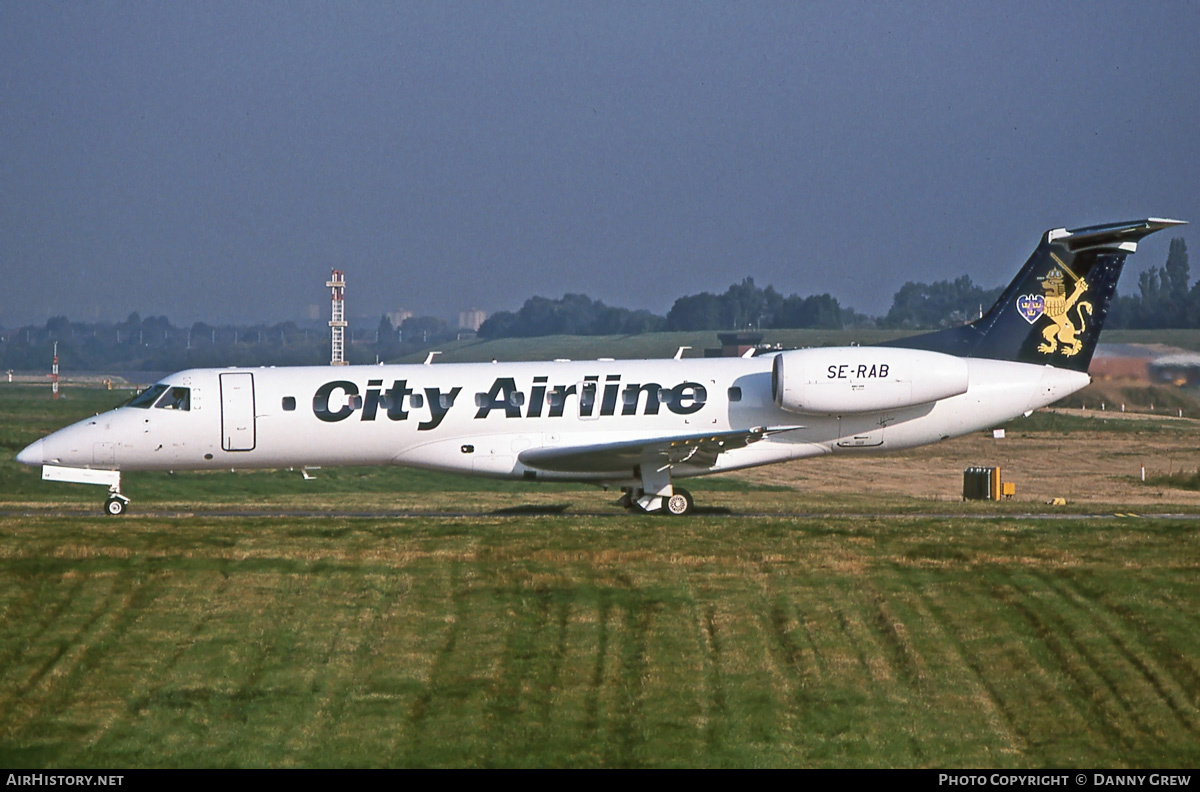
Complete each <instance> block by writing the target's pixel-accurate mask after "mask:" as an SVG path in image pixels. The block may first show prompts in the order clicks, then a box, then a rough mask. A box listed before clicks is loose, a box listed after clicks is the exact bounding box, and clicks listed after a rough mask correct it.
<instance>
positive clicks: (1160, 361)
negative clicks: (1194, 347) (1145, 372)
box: [1149, 352, 1200, 387]
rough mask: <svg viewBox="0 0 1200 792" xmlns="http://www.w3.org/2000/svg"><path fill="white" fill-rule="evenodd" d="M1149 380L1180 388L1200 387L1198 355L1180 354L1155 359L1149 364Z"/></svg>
mask: <svg viewBox="0 0 1200 792" xmlns="http://www.w3.org/2000/svg"><path fill="white" fill-rule="evenodd" d="M1149 373H1150V379H1151V380H1153V381H1154V382H1161V383H1170V384H1172V385H1179V386H1180V387H1191V386H1195V385H1200V355H1198V354H1196V353H1195V352H1180V353H1178V354H1175V355H1164V356H1163V357H1160V358H1155V359H1154V362H1153V363H1151V364H1150V371H1149Z"/></svg>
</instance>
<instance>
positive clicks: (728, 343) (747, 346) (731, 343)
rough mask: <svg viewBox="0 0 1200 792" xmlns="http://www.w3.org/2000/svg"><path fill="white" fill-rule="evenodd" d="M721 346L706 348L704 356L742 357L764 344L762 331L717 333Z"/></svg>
mask: <svg viewBox="0 0 1200 792" xmlns="http://www.w3.org/2000/svg"><path fill="white" fill-rule="evenodd" d="M717 339H718V340H720V342H721V346H720V348H719V349H718V348H714V347H709V348H707V349H705V350H704V357H741V356H742V355H744V354H746V353H747V352H749V351H750V350H751V349H757V348H758V347H759V346H761V345H762V342H763V334H762V333H717Z"/></svg>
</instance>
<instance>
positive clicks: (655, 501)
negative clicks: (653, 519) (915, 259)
mask: <svg viewBox="0 0 1200 792" xmlns="http://www.w3.org/2000/svg"><path fill="white" fill-rule="evenodd" d="M620 502H621V505H622V506H624V507H625V508H626V509H629V510H630V511H632V512H639V513H641V514H665V515H669V516H671V517H683V516H684V515H687V514H691V513H692V510H693V509H694V507H695V502H694V501H693V500H692V493H690V492H688V491H687V490H685V489H683V488H682V487H673V488H672V492H671V494H670V495H647V494H646V491H645V490H644V489H642V488H641V487H638V488H636V489H635V488H633V487H627V488H626V489H625V494H624V495H622V496H621V501H620Z"/></svg>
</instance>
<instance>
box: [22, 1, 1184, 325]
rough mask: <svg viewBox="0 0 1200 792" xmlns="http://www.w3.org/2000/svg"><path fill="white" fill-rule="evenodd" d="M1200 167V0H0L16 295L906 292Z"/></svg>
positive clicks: (1020, 255)
mask: <svg viewBox="0 0 1200 792" xmlns="http://www.w3.org/2000/svg"><path fill="white" fill-rule="evenodd" d="M1198 188H1200V3H1195V2H1167V3H1154V2H1149V3H1148V2H1136V3H1134V2H1083V3H1044V2H1037V3H1030V4H1024V3H1013V2H995V3H991V2H988V3H985V2H940V3H918V2H906V3H852V2H834V3H814V2H789V3H768V2H742V3H701V2H686V3H684V2H678V3H677V2H663V3H641V2H639V3H618V2H594V3H580V2H561V3H560V2H518V3H500V2H483V1H482V0H479V1H477V2H465V3H459V2H427V3H389V2H369V3H352V2H344V1H342V0H339V2H322V3H304V2H288V3H285V2H246V1H245V0H241V1H239V2H234V3H219V2H207V1H206V2H160V3H143V2H119V3H103V2H18V0H0V272H2V273H3V275H4V287H3V290H2V291H0V325H4V326H9V327H12V326H16V325H21V324H25V323H29V322H38V323H41V322H43V321H45V320H46V319H47V318H48V317H50V316H53V315H57V314H66V315H68V316H69V317H71V318H72V319H76V320H95V319H100V320H112V319H123V318H124V317H125V316H126V315H128V313H129V312H131V311H138V312H140V313H141V314H142V315H143V316H146V315H150V314H155V315H157V314H166V315H167V316H168V318H169V319H170V320H171V321H172V322H173V323H175V324H177V325H183V324H190V323H191V322H193V321H196V320H201V319H202V320H206V321H219V322H227V321H232V322H246V321H269V322H275V321H283V320H287V319H300V318H304V317H305V316H306V313H307V309H308V306H309V305H310V304H317V305H319V306H320V307H321V312H322V315H324V313H325V312H326V311H327V310H328V291H327V290H326V289H325V287H324V281H325V280H326V279H327V277H328V275H329V270H330V268H331V267H338V268H342V269H345V270H346V277H347V282H348V288H347V301H348V302H347V312H348V313H349V314H350V315H351V316H368V315H373V316H375V317H378V315H379V314H380V313H381V312H383V311H391V310H397V309H399V308H401V307H405V308H408V309H410V310H414V311H417V312H418V313H420V314H434V315H440V316H445V317H449V316H456V315H457V312H458V311H459V310H461V309H465V308H468V307H480V308H483V309H485V310H487V311H489V312H492V311H496V310H514V309H516V308H518V307H519V306H520V304H521V302H522V301H523V300H524V299H525V298H526V297H529V296H531V295H533V294H541V295H544V296H548V297H558V296H561V295H562V294H563V293H564V292H582V293H584V294H587V295H589V296H591V297H593V298H596V299H601V300H603V301H605V302H606V303H608V304H610V305H618V306H624V307H629V308H648V309H650V310H653V311H655V312H658V313H665V312H666V311H667V310H668V309H669V308H670V307H671V304H672V302H673V301H674V299H675V298H676V297H678V296H681V295H683V294H692V293H696V292H700V291H718V292H719V291H724V290H725V289H726V288H727V287H728V286H729V284H730V283H732V282H734V281H740V280H741V279H742V278H744V277H747V276H752V277H753V278H754V279H755V281H756V282H757V283H758V284H759V285H760V286H766V285H767V284H773V285H774V286H775V287H776V288H777V289H778V290H780V291H781V292H783V293H784V294H790V293H793V292H797V293H800V294H802V295H806V294H816V293H821V292H829V293H831V294H833V295H834V296H835V297H837V298H838V299H839V300H840V301H841V302H842V304H843V305H851V306H853V307H855V308H857V309H858V310H860V311H865V312H868V313H882V312H885V311H886V310H887V308H888V306H889V305H890V303H891V297H892V295H893V294H894V293H895V292H896V290H897V289H899V287H900V286H901V285H902V284H903V283H904V282H905V281H907V280H921V281H930V280H938V279H943V278H953V277H956V276H958V275H960V274H962V273H964V272H965V273H968V274H969V275H970V276H971V278H972V279H973V280H974V281H975V282H977V283H979V284H981V285H984V286H994V285H998V284H1001V283H1007V282H1008V280H1009V279H1010V278H1011V276H1012V274H1013V273H1014V272H1015V270H1016V268H1017V267H1018V266H1019V265H1020V264H1021V263H1023V262H1024V260H1025V258H1026V257H1027V255H1028V254H1029V252H1030V251H1031V250H1032V249H1033V247H1034V245H1035V244H1036V243H1037V241H1038V237H1039V235H1040V234H1041V233H1042V232H1043V231H1044V230H1046V229H1047V228H1050V227H1058V226H1065V227H1073V226H1079V225H1089V224H1096V223H1104V222H1111V221H1117V220H1127V219H1134V218H1142V217H1147V216H1167V217H1175V218H1179V219H1183V220H1190V221H1193V223H1196V222H1200V193H1198ZM1196 234H1197V227H1196V226H1195V225H1193V226H1188V227H1186V228H1185V229H1184V230H1183V231H1181V232H1180V231H1172V232H1168V233H1165V234H1162V235H1160V236H1161V238H1158V237H1154V238H1151V239H1150V240H1147V241H1146V242H1145V243H1143V245H1142V249H1141V251H1140V252H1139V254H1138V255H1137V256H1135V257H1134V258H1132V259H1131V260H1130V265H1129V269H1128V270H1127V272H1126V275H1125V277H1124V278H1123V279H1122V289H1123V290H1125V291H1130V290H1132V289H1134V288H1136V272H1138V271H1140V270H1141V269H1144V268H1145V267H1148V266H1150V265H1157V266H1161V265H1162V263H1163V262H1164V261H1165V258H1166V248H1167V243H1168V241H1169V238H1170V236H1172V235H1183V236H1184V237H1185V238H1186V239H1187V241H1188V242H1189V247H1191V248H1192V250H1193V251H1197V250H1200V246H1197V244H1196V243H1195V241H1194V240H1195V238H1196ZM1197 261H1198V262H1200V259H1197ZM1193 274H1194V275H1200V266H1197V267H1195V268H1193Z"/></svg>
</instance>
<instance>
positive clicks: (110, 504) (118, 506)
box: [104, 490, 129, 517]
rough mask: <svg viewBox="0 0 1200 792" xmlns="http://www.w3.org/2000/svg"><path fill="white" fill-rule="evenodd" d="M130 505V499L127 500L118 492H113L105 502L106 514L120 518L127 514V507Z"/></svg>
mask: <svg viewBox="0 0 1200 792" xmlns="http://www.w3.org/2000/svg"><path fill="white" fill-rule="evenodd" d="M128 505H129V498H126V497H125V496H124V495H122V494H121V493H119V492H117V491H116V490H112V491H111V492H110V494H109V496H108V500H106V501H104V513H105V514H107V515H109V516H110V517H120V516H121V515H122V514H124V513H125V507H126V506H128Z"/></svg>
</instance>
